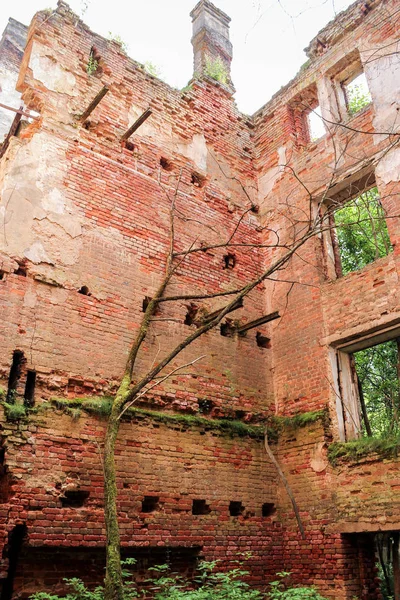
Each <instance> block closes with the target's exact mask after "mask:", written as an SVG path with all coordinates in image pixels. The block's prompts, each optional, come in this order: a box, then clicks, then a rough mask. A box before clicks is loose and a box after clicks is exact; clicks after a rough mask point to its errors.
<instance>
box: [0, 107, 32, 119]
mask: <svg viewBox="0 0 400 600" xmlns="http://www.w3.org/2000/svg"><path fill="white" fill-rule="evenodd" d="M0 107H1V108H5V109H6V110H11V111H12V112H15V113H17V114H19V115H23V116H24V117H29V118H30V119H40V117H36V116H34V115H30V114H29V113H28V112H25V111H24V110H22V109H21V108H13V107H12V106H7V105H6V104H0Z"/></svg>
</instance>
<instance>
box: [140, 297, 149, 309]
mask: <svg viewBox="0 0 400 600" xmlns="http://www.w3.org/2000/svg"><path fill="white" fill-rule="evenodd" d="M150 302H151V297H150V296H145V297H144V298H143V302H142V312H146V310H147V307H148V306H149V304H150Z"/></svg>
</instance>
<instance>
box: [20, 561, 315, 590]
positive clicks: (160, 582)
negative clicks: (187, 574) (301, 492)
mask: <svg viewBox="0 0 400 600" xmlns="http://www.w3.org/2000/svg"><path fill="white" fill-rule="evenodd" d="M135 562H136V561H135V560H134V559H128V560H126V561H123V577H124V598H125V600H134V599H137V598H138V597H139V596H140V597H141V598H150V597H151V598H153V599H154V600H263V599H264V600H325V599H324V598H323V597H322V596H321V595H320V594H318V592H317V591H316V590H315V589H314V588H312V587H294V588H293V587H290V588H286V586H285V584H284V583H283V579H284V578H286V577H287V576H288V575H289V573H278V576H279V580H278V581H275V582H273V583H272V584H271V586H270V587H271V591H270V592H269V593H268V594H264V593H262V592H260V591H258V590H253V589H251V588H250V586H249V585H248V584H247V583H245V582H244V581H243V578H244V577H246V576H247V575H248V571H245V570H243V569H242V568H241V566H240V565H241V563H238V567H236V568H233V569H231V570H230V571H226V572H217V571H216V570H215V569H216V566H217V561H212V562H206V561H203V562H201V563H199V566H198V571H197V574H196V575H195V577H194V579H193V581H188V580H187V579H185V578H184V577H182V576H181V575H178V574H177V573H171V572H170V568H169V566H168V565H160V566H157V567H153V568H152V569H150V570H151V571H152V572H153V574H154V576H153V577H152V578H151V579H148V580H147V581H146V587H145V589H142V590H138V589H137V587H136V584H135V583H134V582H133V580H132V572H131V570H130V569H129V567H131V566H133V565H134V564H135ZM65 581H66V584H67V586H68V588H69V590H70V591H69V592H68V593H67V595H65V596H58V595H55V594H47V593H45V592H37V593H36V594H34V595H33V596H31V600H103V598H104V589H103V587H101V586H99V587H97V588H96V589H94V590H93V591H90V590H88V588H87V587H86V586H85V584H84V583H83V582H82V581H81V580H80V579H76V578H74V579H66V580H65Z"/></svg>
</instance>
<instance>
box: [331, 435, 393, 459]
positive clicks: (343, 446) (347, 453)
mask: <svg viewBox="0 0 400 600" xmlns="http://www.w3.org/2000/svg"><path fill="white" fill-rule="evenodd" d="M399 453H400V436H393V437H387V438H381V439H378V438H373V437H370V438H360V439H358V440H353V441H351V442H335V443H333V444H330V445H329V448H328V459H329V462H330V463H331V464H332V465H334V466H335V465H336V464H337V462H338V461H339V460H343V461H348V462H351V461H354V462H357V461H358V460H360V459H362V458H365V457H366V456H369V455H370V454H379V455H380V456H382V457H384V458H396V457H397V456H398V455H399Z"/></svg>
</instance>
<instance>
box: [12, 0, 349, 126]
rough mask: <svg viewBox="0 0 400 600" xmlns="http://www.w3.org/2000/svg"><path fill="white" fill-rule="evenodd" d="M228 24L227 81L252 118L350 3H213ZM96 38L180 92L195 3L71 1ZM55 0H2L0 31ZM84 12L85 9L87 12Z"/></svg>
mask: <svg viewBox="0 0 400 600" xmlns="http://www.w3.org/2000/svg"><path fill="white" fill-rule="evenodd" d="M214 3H215V4H216V5H217V6H218V7H219V8H221V9H222V10H223V11H225V12H226V13H227V14H228V15H229V16H230V17H231V18H232V22H231V40H232V43H233V49H234V59H233V67H232V79H233V81H234V84H235V86H236V90H237V93H236V101H237V104H238V106H239V108H240V110H242V111H243V112H245V113H249V114H252V113H253V112H255V111H256V110H257V109H258V108H260V107H261V106H262V105H263V104H265V102H267V100H269V98H270V97H271V96H272V95H273V94H274V93H275V92H277V91H278V90H279V88H280V87H281V86H282V85H285V84H286V83H287V82H288V81H289V80H290V79H291V78H292V77H293V76H294V75H295V74H296V72H297V71H298V69H299V67H300V66H301V65H302V64H303V63H304V62H305V61H306V59H307V57H306V56H305V54H304V52H303V48H305V47H306V46H307V45H308V42H309V41H310V40H311V39H312V38H313V37H314V36H315V35H316V34H317V33H318V31H319V30H320V29H321V28H322V27H323V26H324V25H325V24H326V23H328V22H329V21H330V20H331V19H333V18H334V16H335V14H337V13H338V12H340V11H341V10H343V9H344V8H346V7H347V6H349V5H350V4H351V1H350V0H215V1H214ZM69 4H70V6H71V8H72V9H73V10H74V11H75V12H76V13H78V14H82V12H83V11H84V16H83V19H84V21H85V22H86V23H87V24H88V25H89V26H90V27H91V29H93V30H94V31H96V32H97V33H100V34H101V35H104V36H108V34H109V32H110V31H111V32H112V33H113V34H117V35H119V36H121V38H122V39H123V40H124V41H125V42H126V44H127V45H128V53H129V55H130V56H131V57H132V58H134V59H135V60H137V61H139V62H142V63H144V62H146V61H150V62H152V63H154V64H155V65H156V66H157V67H158V68H159V70H160V71H161V75H162V78H163V79H164V80H165V81H166V82H167V83H169V84H170V85H173V86H175V87H178V88H182V87H184V86H185V85H186V83H187V82H188V81H189V79H190V77H191V75H192V70H193V68H192V58H193V54H192V46H191V44H190V38H191V19H190V17H189V13H190V11H191V9H192V8H193V7H194V5H195V4H196V0H170V1H167V0H145V1H143V0H140V1H139V0H129V1H128V0H70V2H69ZM55 6H56V0H18V2H17V3H16V4H15V5H14V4H13V3H10V2H7V0H0V31H3V29H4V27H5V25H6V23H7V20H8V17H10V16H12V17H14V18H15V19H17V20H19V21H21V22H22V23H25V24H26V25H28V24H29V22H30V20H31V18H32V16H33V15H34V13H35V12H36V11H38V10H41V9H44V8H49V7H52V8H54V7H55ZM85 7H86V8H87V9H86V11H85Z"/></svg>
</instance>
